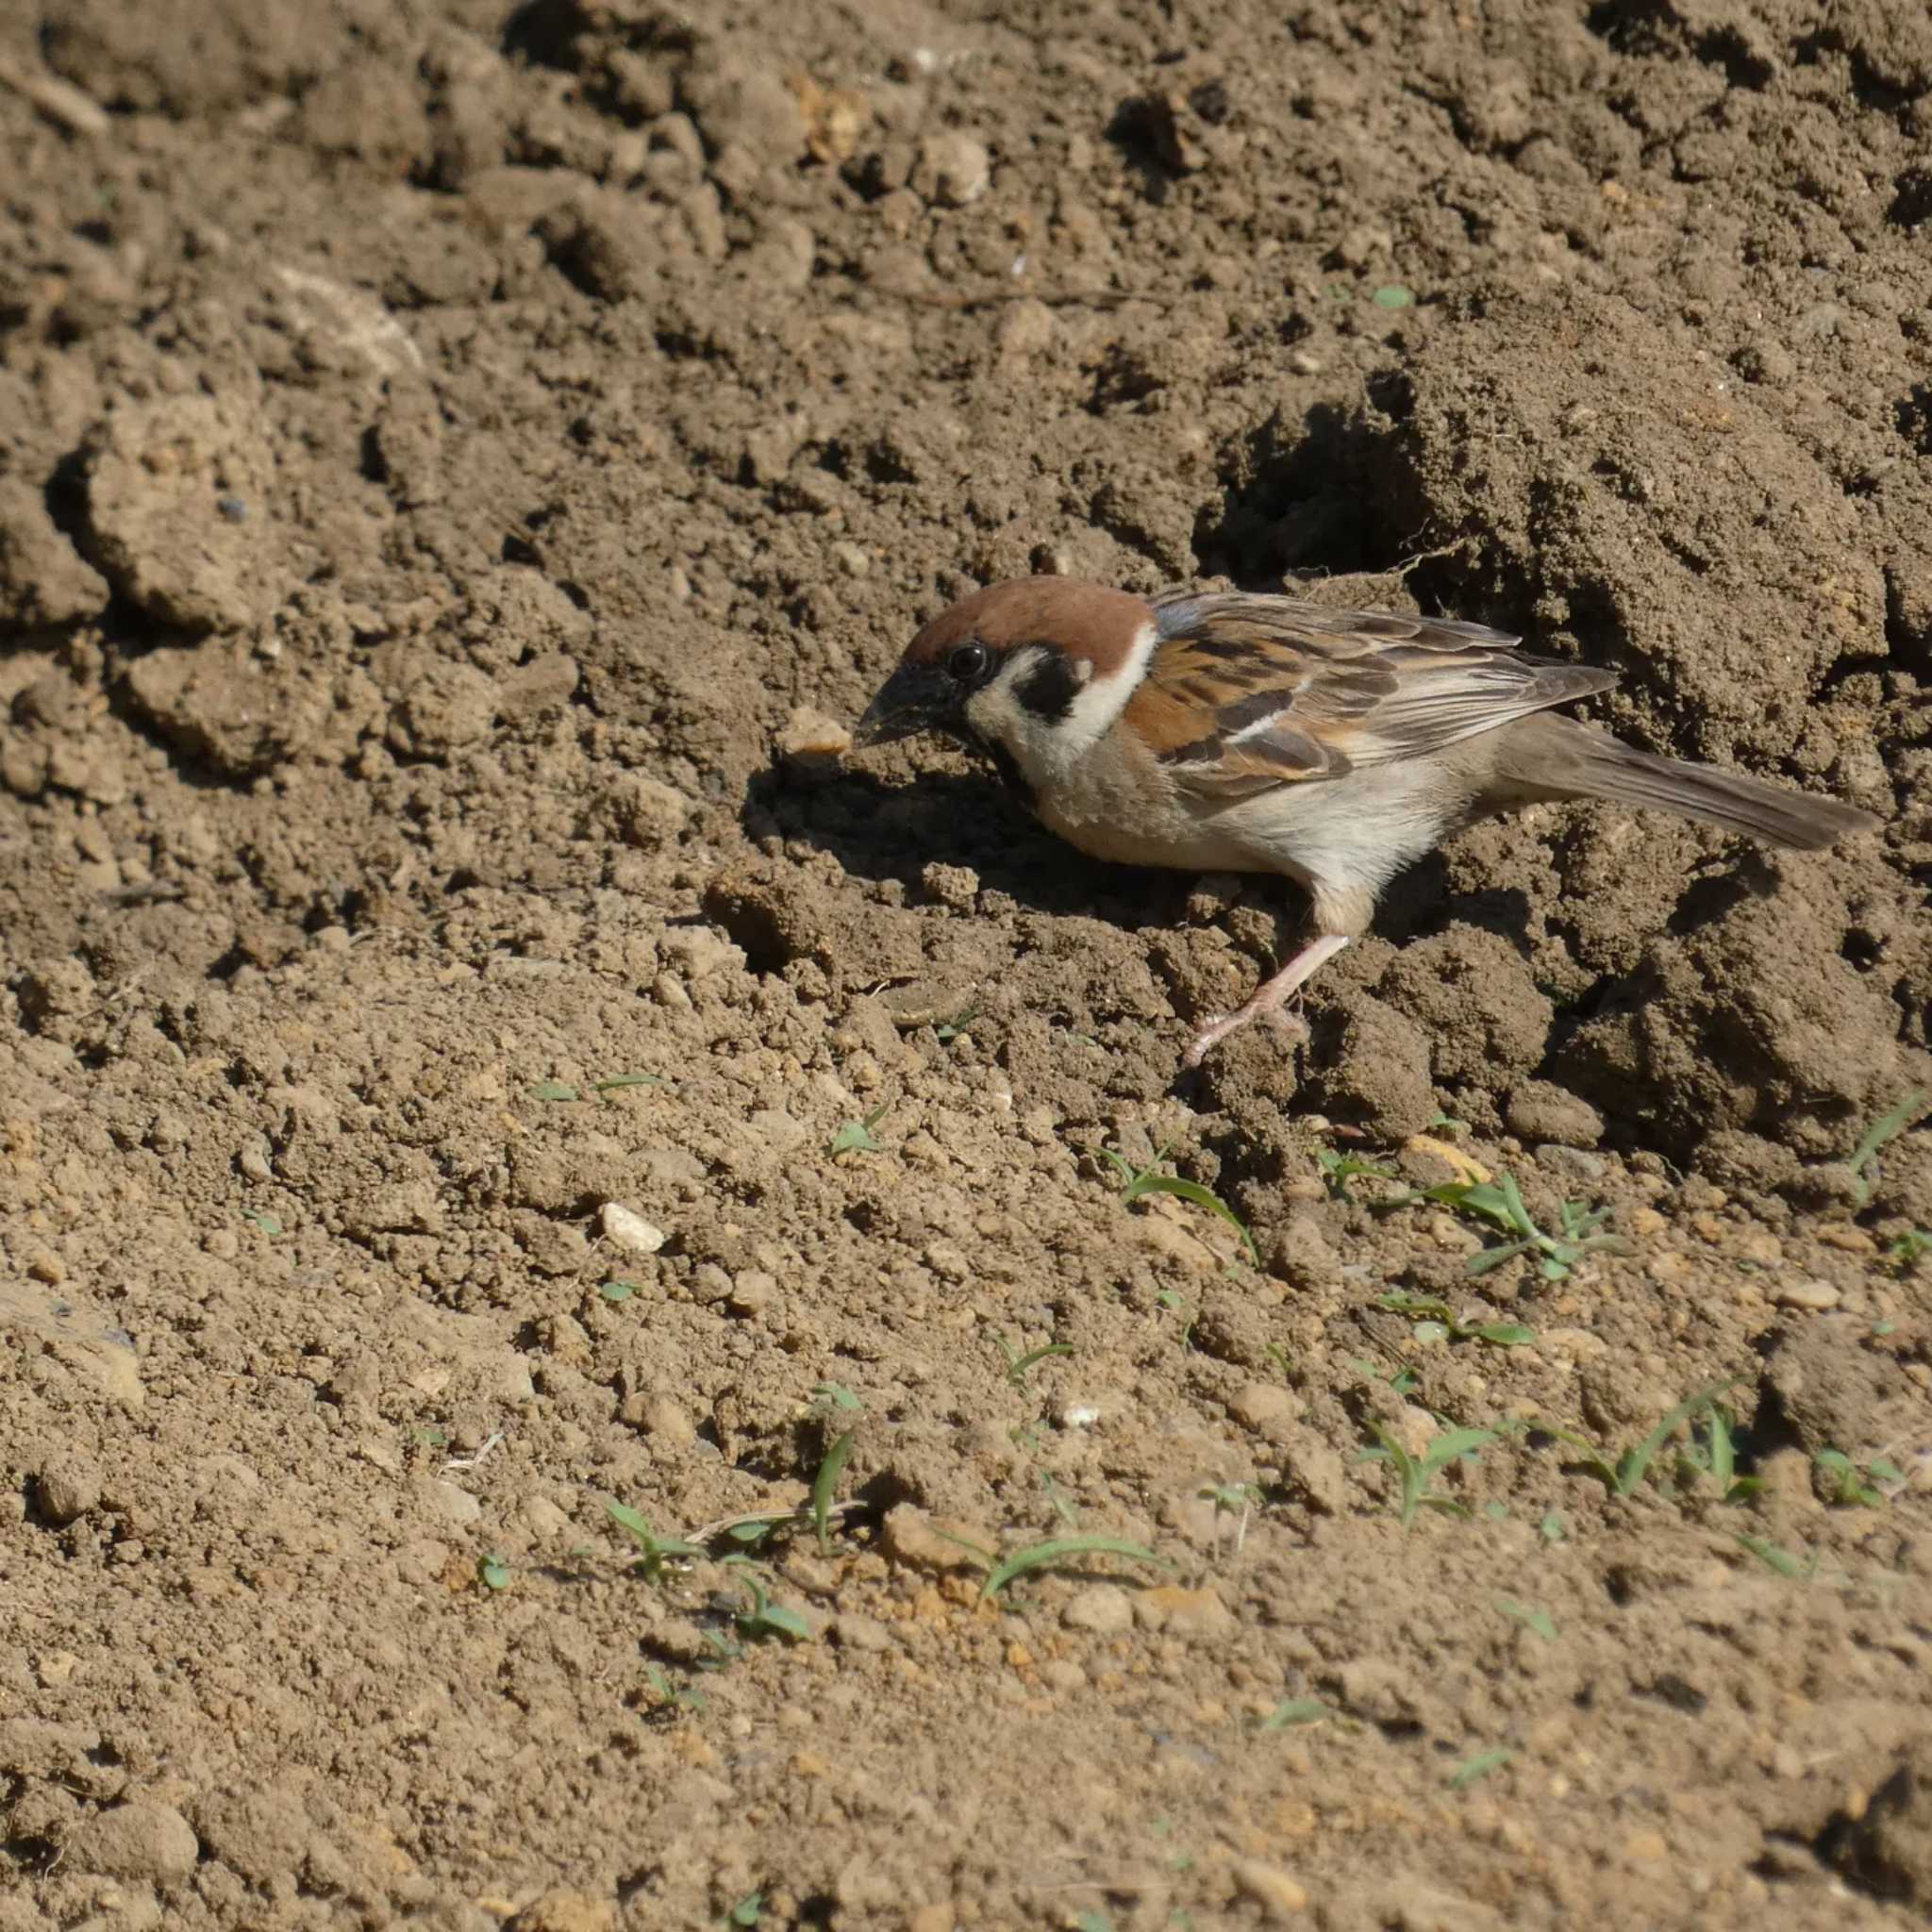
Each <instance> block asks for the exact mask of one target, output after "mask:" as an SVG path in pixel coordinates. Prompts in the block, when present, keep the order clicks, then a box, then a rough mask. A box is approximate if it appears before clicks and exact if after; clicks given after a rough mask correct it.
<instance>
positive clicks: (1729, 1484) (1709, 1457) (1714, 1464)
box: [1677, 1402, 1764, 1503]
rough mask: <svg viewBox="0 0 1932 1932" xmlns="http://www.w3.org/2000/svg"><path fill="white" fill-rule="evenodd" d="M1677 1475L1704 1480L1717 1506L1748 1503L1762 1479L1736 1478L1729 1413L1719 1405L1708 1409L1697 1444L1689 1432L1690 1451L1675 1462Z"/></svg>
mask: <svg viewBox="0 0 1932 1932" xmlns="http://www.w3.org/2000/svg"><path fill="white" fill-rule="evenodd" d="M1677 1468H1678V1471H1679V1473H1680V1474H1689V1475H1691V1476H1692V1477H1699V1476H1708V1477H1709V1478H1710V1480H1711V1481H1712V1482H1713V1483H1714V1484H1716V1486H1717V1494H1718V1501H1719V1502H1721V1503H1748V1502H1749V1501H1750V1500H1751V1498H1752V1497H1753V1496H1755V1495H1757V1492H1758V1491H1760V1490H1761V1489H1763V1487H1764V1478H1763V1477H1762V1476H1757V1475H1740V1474H1738V1452H1737V1439H1736V1436H1735V1434H1734V1432H1733V1424H1732V1422H1731V1417H1730V1411H1729V1410H1728V1409H1726V1408H1725V1407H1724V1405H1723V1404H1722V1403H1717V1402H1713V1403H1712V1404H1711V1406H1710V1419H1709V1421H1708V1423H1707V1425H1706V1429H1705V1436H1704V1440H1703V1441H1701V1442H1700V1441H1697V1440H1696V1438H1695V1434H1694V1432H1693V1435H1692V1439H1691V1447H1690V1448H1689V1449H1688V1450H1686V1451H1685V1453H1684V1454H1683V1455H1682V1456H1680V1457H1678V1458H1677Z"/></svg>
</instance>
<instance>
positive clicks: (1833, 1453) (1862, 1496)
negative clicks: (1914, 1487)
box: [1811, 1449, 1905, 1509]
mask: <svg viewBox="0 0 1932 1932" xmlns="http://www.w3.org/2000/svg"><path fill="white" fill-rule="evenodd" d="M1811 1459H1812V1461H1813V1462H1815V1463H1816V1464H1817V1465H1818V1467H1819V1469H1820V1470H1821V1471H1822V1472H1823V1474H1824V1477H1825V1479H1826V1481H1827V1482H1829V1484H1830V1485H1831V1494H1830V1498H1829V1500H1830V1501H1831V1502H1833V1503H1836V1504H1838V1505H1839V1506H1840V1507H1856V1508H1859V1509H1878V1508H1882V1507H1884V1505H1885V1502H1886V1500H1887V1498H1886V1491H1885V1490H1884V1489H1882V1488H1880V1487H1879V1486H1880V1485H1881V1484H1898V1483H1903V1482H1904V1481H1905V1476H1904V1474H1903V1473H1902V1472H1901V1471H1900V1470H1899V1468H1898V1467H1897V1465H1896V1464H1894V1463H1892V1462H1890V1461H1888V1460H1887V1459H1886V1457H1883V1456H1874V1457H1873V1458H1872V1460H1871V1461H1870V1462H1868V1463H1866V1465H1865V1466H1864V1468H1863V1469H1860V1468H1859V1467H1858V1465H1857V1463H1856V1462H1854V1461H1853V1460H1852V1458H1851V1457H1849V1456H1847V1455H1846V1454H1845V1453H1844V1451H1843V1450H1842V1449H1821V1450H1820V1451H1819V1452H1818V1454H1817V1455H1816V1456H1814V1457H1812V1458H1811Z"/></svg>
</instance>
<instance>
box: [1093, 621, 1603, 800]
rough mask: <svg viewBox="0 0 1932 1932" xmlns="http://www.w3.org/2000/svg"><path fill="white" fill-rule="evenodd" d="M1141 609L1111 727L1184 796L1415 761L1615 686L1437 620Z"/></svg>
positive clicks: (1231, 796)
mask: <svg viewBox="0 0 1932 1932" xmlns="http://www.w3.org/2000/svg"><path fill="white" fill-rule="evenodd" d="M1154 612H1155V623H1156V625H1157V627H1158V632H1159V641H1158V643H1157V644H1156V646H1155V650H1154V655H1153V658H1152V659H1151V660H1150V662H1149V665H1148V669H1147V675H1146V676H1145V677H1144V678H1143V679H1142V680H1141V685H1140V687H1139V688H1138V690H1136V691H1135V693H1134V695H1133V697H1132V698H1131V699H1130V700H1129V701H1128V704H1127V707H1126V710H1125V714H1124V722H1125V723H1126V724H1129V725H1130V726H1131V727H1132V728H1133V729H1134V730H1135V731H1137V732H1138V733H1139V734H1140V736H1141V738H1142V740H1143V741H1145V742H1146V743H1147V744H1148V745H1149V747H1150V748H1151V749H1152V750H1153V751H1154V753H1155V755H1156V757H1157V758H1158V759H1159V761H1160V763H1161V765H1162V766H1163V767H1164V768H1165V769H1166V770H1167V772H1168V773H1169V774H1170V775H1171V776H1172V777H1173V778H1174V782H1175V783H1176V784H1177V785H1179V786H1180V787H1181V788H1182V789H1183V790H1185V791H1192V792H1194V793H1196V794H1198V795H1200V796H1202V797H1206V798H1213V799H1217V800H1222V801H1229V802H1231V801H1233V800H1235V799H1239V798H1245V797H1250V796H1252V795H1253V794H1254V793H1256V792H1257V791H1267V790H1269V789H1270V788H1271V787H1274V786H1276V785H1292V784H1303V783H1308V782H1312V781H1315V780H1319V779H1324V778H1339V777H1341V776H1343V775H1344V774H1347V773H1349V772H1353V771H1358V770H1361V769H1364V768H1366V767H1368V766H1373V765H1386V764H1393V763H1395V762H1397V761H1398V760H1401V759H1405V758H1425V757H1427V756H1428V755H1429V754H1430V753H1432V752H1438V751H1441V750H1442V749H1443V748H1444V747H1446V746H1448V745H1452V744H1456V743H1458V742H1459V741H1462V740H1463V739H1467V738H1474V737H1478V736H1480V735H1481V734H1482V733H1483V732H1486V731H1493V730H1495V729H1496V728H1497V726H1498V725H1502V724H1508V723H1509V721H1510V720H1511V719H1514V718H1521V717H1524V716H1525V715H1526V714H1527V713H1529V712H1531V711H1541V710H1545V709H1547V708H1549V707H1551V706H1553V705H1561V704H1567V703H1569V702H1570V701H1571V700H1572V699H1574V698H1580V697H1587V696H1588V695H1589V694H1590V693H1591V692H1592V691H1604V690H1607V688H1608V687H1609V686H1610V685H1612V684H1614V683H1615V682H1616V681H1617V680H1616V674H1615V673H1614V672H1608V671H1592V670H1589V669H1586V668H1585V667H1583V666H1580V665H1575V664H1560V663H1557V662H1554V661H1552V660H1551V659H1549V658H1533V657H1530V656H1527V655H1526V654H1524V653H1523V652H1521V651H1519V650H1517V648H1516V644H1517V640H1516V639H1515V638H1513V637H1511V636H1509V635H1508V634H1507V632H1504V631H1498V630H1491V629H1489V628H1488V627H1487V626H1485V625H1479V624H1462V623H1457V622H1455V621H1453V620H1450V619H1447V618H1437V617H1407V616H1402V615H1399V614H1397V613H1394V612H1391V611H1383V610H1324V609H1323V608H1320V607H1319V606H1317V605H1313V604H1304V603H1300V602H1298V601H1297V600H1295V599H1293V598H1290V597H1268V596H1258V595H1256V596H1251V595H1248V594H1245V593H1243V592H1241V591H1208V592H1199V593H1194V592H1188V591H1174V592H1168V593H1165V594H1163V595H1162V596H1159V597H1158V598H1156V599H1155V600H1154Z"/></svg>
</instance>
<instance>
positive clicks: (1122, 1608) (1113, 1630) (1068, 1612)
mask: <svg viewBox="0 0 1932 1932" xmlns="http://www.w3.org/2000/svg"><path fill="white" fill-rule="evenodd" d="M1060 1622H1061V1623H1063V1624H1066V1626H1067V1627H1068V1628H1069V1629H1070V1630H1091V1631H1092V1632H1093V1633H1094V1634H1095V1635H1096V1636H1100V1637H1118V1636H1120V1635H1121V1634H1122V1633H1123V1632H1124V1631H1127V1630H1131V1629H1132V1628H1133V1627H1134V1600H1133V1598H1132V1597H1130V1596H1129V1595H1128V1594H1127V1593H1126V1591H1124V1590H1123V1589H1122V1588H1121V1587H1120V1585H1119V1584H1117V1583H1093V1584H1089V1585H1088V1587H1087V1588H1086V1589H1085V1590H1076V1591H1074V1594H1073V1595H1072V1596H1070V1597H1069V1598H1068V1599H1067V1605H1066V1607H1065V1608H1064V1609H1063V1610H1061V1612H1060Z"/></svg>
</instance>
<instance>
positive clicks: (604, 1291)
mask: <svg viewBox="0 0 1932 1932" xmlns="http://www.w3.org/2000/svg"><path fill="white" fill-rule="evenodd" d="M639 1286H640V1284H639V1283H637V1282H635V1281H626V1280H625V1279H623V1278H622V1277H621V1276H620V1277H617V1278H615V1279H612V1280H610V1281H600V1282H599V1283H598V1284H597V1292H598V1293H599V1294H600V1295H602V1296H603V1297H604V1299H605V1300H606V1301H607V1302H627V1301H629V1299H630V1298H631V1296H632V1295H634V1294H635V1293H637V1291H638V1288H639Z"/></svg>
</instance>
